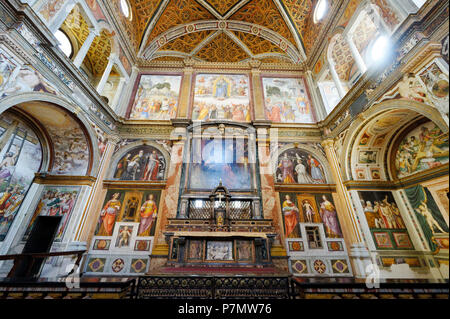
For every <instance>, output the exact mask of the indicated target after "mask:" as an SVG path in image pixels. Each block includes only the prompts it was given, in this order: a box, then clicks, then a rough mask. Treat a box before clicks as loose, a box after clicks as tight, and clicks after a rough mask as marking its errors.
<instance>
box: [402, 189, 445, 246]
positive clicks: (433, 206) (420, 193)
mask: <svg viewBox="0 0 450 319" xmlns="http://www.w3.org/2000/svg"><path fill="white" fill-rule="evenodd" d="M405 193H406V196H407V198H408V200H409V202H410V204H411V206H412V208H413V210H414V213H415V216H416V217H417V220H418V222H419V225H420V227H421V228H422V231H423V233H424V235H425V237H426V240H427V242H428V246H429V247H430V249H431V250H432V251H435V250H436V249H437V248H438V242H437V240H436V236H438V235H440V236H442V235H446V238H447V241H448V234H449V228H448V225H447V223H446V222H445V219H444V217H443V216H442V213H441V211H440V210H439V206H438V204H437V203H436V202H435V201H434V199H433V196H432V195H431V193H430V191H429V190H428V189H427V188H425V187H423V186H421V185H417V186H414V187H411V188H407V189H405ZM447 249H448V248H447Z"/></svg>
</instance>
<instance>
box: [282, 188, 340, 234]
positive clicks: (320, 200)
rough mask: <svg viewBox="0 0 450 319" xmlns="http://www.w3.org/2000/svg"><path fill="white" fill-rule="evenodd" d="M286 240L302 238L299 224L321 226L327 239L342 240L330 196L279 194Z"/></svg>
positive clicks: (334, 207)
mask: <svg viewBox="0 0 450 319" xmlns="http://www.w3.org/2000/svg"><path fill="white" fill-rule="evenodd" d="M280 203H281V211H282V214H283V222H284V230H285V235H286V238H288V239H291V238H302V237H303V236H304V235H303V234H302V233H301V228H300V223H302V224H322V225H323V227H324V231H325V236H326V237H327V238H343V235H342V230H341V226H340V224H339V219H338V216H337V211H336V206H335V204H334V202H333V198H332V195H331V194H304V193H280Z"/></svg>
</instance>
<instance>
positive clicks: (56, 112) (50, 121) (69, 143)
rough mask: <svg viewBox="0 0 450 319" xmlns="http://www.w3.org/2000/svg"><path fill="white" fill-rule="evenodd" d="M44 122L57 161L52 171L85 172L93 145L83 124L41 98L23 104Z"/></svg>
mask: <svg viewBox="0 0 450 319" xmlns="http://www.w3.org/2000/svg"><path fill="white" fill-rule="evenodd" d="M19 108H21V109H23V110H25V111H26V112H27V113H29V114H30V115H32V116H33V117H34V118H36V119H37V120H39V122H40V123H41V124H42V125H43V126H45V128H46V130H47V132H48V133H49V136H50V139H51V142H52V146H53V150H54V161H53V167H52V168H51V171H50V172H51V173H52V174H55V175H70V176H84V175H86V174H87V173H88V168H89V164H90V148H89V144H88V139H87V136H86V134H85V132H84V130H83V129H82V128H81V125H80V124H79V123H78V122H77V121H76V120H75V119H74V118H72V117H71V116H68V114H67V112H66V111H65V110H63V109H61V108H59V107H57V106H54V105H52V104H48V103H41V102H29V103H26V104H23V105H20V106H19Z"/></svg>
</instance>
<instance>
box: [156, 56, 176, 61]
mask: <svg viewBox="0 0 450 319" xmlns="http://www.w3.org/2000/svg"><path fill="white" fill-rule="evenodd" d="M183 60H184V59H183V58H180V57H176V56H161V57H158V58H154V59H152V61H154V62H171V61H183Z"/></svg>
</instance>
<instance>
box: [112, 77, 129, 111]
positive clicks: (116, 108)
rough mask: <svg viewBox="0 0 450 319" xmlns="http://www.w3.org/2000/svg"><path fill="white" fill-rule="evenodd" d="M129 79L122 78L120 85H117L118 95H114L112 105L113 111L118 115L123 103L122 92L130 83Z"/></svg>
mask: <svg viewBox="0 0 450 319" xmlns="http://www.w3.org/2000/svg"><path fill="white" fill-rule="evenodd" d="M128 80H129V78H128V77H121V78H120V81H119V85H117V89H116V94H115V95H114V100H113V101H112V103H111V108H112V109H113V111H114V112H116V114H118V112H119V111H120V108H119V107H120V102H121V96H122V92H123V90H124V87H125V83H126V82H128Z"/></svg>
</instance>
